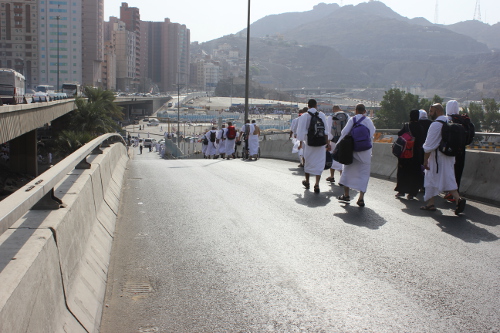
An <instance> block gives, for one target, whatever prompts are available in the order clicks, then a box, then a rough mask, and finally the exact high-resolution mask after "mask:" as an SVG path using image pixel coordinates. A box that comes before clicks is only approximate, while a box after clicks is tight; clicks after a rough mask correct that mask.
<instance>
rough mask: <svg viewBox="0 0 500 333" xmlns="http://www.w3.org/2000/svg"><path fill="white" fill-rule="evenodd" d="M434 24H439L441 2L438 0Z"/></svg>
mask: <svg viewBox="0 0 500 333" xmlns="http://www.w3.org/2000/svg"><path fill="white" fill-rule="evenodd" d="M434 24H439V0H436V11H435V12H434Z"/></svg>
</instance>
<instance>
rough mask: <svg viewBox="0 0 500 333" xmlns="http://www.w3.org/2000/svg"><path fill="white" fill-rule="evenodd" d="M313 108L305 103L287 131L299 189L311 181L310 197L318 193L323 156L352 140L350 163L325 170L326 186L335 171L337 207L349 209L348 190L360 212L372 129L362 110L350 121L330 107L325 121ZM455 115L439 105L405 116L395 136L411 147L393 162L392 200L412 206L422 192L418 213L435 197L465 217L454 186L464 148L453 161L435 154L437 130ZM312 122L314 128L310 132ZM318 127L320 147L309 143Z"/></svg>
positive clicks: (452, 107) (452, 105) (451, 107)
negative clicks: (407, 139)
mask: <svg viewBox="0 0 500 333" xmlns="http://www.w3.org/2000/svg"><path fill="white" fill-rule="evenodd" d="M316 107H317V103H316V101H315V100H314V99H311V100H309V102H308V107H307V108H304V109H303V110H301V111H300V112H299V116H298V117H297V118H295V119H293V120H292V122H291V127H290V137H291V138H292V140H293V142H294V148H293V150H292V151H293V152H296V153H298V156H299V161H300V164H299V167H303V168H304V174H305V179H304V180H303V181H302V185H303V186H304V187H305V188H306V189H309V188H310V186H311V183H310V182H311V176H314V192H315V193H320V180H321V176H322V174H323V171H324V170H325V165H327V164H326V162H327V158H328V155H327V154H326V153H325V151H328V152H329V153H333V152H334V151H335V149H336V147H337V145H339V144H340V143H341V142H342V141H343V140H352V142H353V145H352V147H353V148H352V150H353V151H352V163H349V164H341V163H339V162H337V161H335V160H334V161H333V162H332V163H331V166H330V167H329V169H330V176H329V177H328V178H326V180H327V181H328V182H330V183H335V171H338V172H339V173H340V178H339V180H338V184H339V186H343V189H344V194H342V195H340V196H339V197H338V200H339V202H343V203H346V204H348V203H350V201H351V196H350V190H351V189H353V190H356V191H358V192H359V196H358V198H357V205H358V206H360V207H364V206H365V193H366V191H367V188H368V182H369V179H370V166H371V158H372V149H373V148H372V144H371V141H372V140H373V137H374V134H375V130H376V129H375V126H374V124H373V122H372V121H371V119H370V118H368V117H366V108H365V106H364V105H363V104H358V105H356V109H355V115H354V116H352V117H350V116H349V115H347V113H345V112H343V111H342V110H340V108H339V107H338V106H334V108H333V115H332V116H329V117H326V115H325V114H324V113H323V112H321V111H318V110H317V109H316ZM458 113H459V108H458V103H457V102H456V101H449V102H448V103H447V105H446V112H445V109H444V107H443V106H442V105H441V104H439V103H436V104H433V105H432V106H431V108H430V110H429V112H428V113H427V112H426V111H425V110H418V109H415V110H411V111H410V113H409V121H408V123H406V124H404V126H403V128H402V129H401V131H400V132H399V133H398V136H401V135H403V134H404V133H406V132H410V133H411V136H412V137H413V141H412V143H413V146H412V152H411V154H410V155H411V156H410V157H408V156H404V157H401V158H398V167H397V184H396V188H395V191H396V195H395V197H396V198H398V199H402V198H406V199H408V200H415V199H416V196H417V194H418V193H419V192H423V193H424V201H425V204H424V205H423V206H421V207H420V209H422V210H426V211H435V210H436V206H435V204H434V200H435V197H436V196H438V195H439V194H441V193H444V194H445V199H447V200H450V201H453V202H455V203H456V209H455V214H456V215H458V214H460V213H462V212H463V211H464V209H465V205H466V199H465V198H463V197H461V196H460V194H459V186H460V178H461V174H462V171H463V167H464V162H465V145H463V147H461V148H460V149H461V151H460V152H459V153H458V154H456V155H455V156H449V154H445V153H444V152H442V151H441V149H440V145H442V142H443V140H444V139H443V135H442V127H443V126H448V124H449V123H451V122H452V120H453V119H454V118H453V115H458ZM311 122H313V125H314V126H311ZM318 124H320V125H318ZM321 124H323V128H324V130H323V132H319V133H323V134H322V135H323V136H322V137H321V134H319V136H320V138H321V140H320V143H321V144H320V145H317V144H314V143H312V142H314V141H313V140H312V139H311V137H312V135H313V133H312V132H311V131H313V129H314V128H316V133H318V131H317V129H318V128H320V129H321V126H322V125H321ZM368 141H369V142H368ZM344 146H345V145H344ZM333 155H334V156H335V154H333ZM346 163H347V162H346Z"/></svg>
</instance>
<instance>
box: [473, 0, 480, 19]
mask: <svg viewBox="0 0 500 333" xmlns="http://www.w3.org/2000/svg"><path fill="white" fill-rule="evenodd" d="M474 20H475V21H481V1H480V0H476V9H475V10H474Z"/></svg>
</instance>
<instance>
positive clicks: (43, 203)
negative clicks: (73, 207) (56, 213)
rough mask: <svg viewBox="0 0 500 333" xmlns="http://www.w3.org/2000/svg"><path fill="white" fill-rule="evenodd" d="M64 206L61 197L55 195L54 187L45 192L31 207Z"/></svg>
mask: <svg viewBox="0 0 500 333" xmlns="http://www.w3.org/2000/svg"><path fill="white" fill-rule="evenodd" d="M62 207H64V205H63V202H62V200H61V199H59V198H57V197H56V196H55V195H54V189H51V190H50V192H48V193H47V194H45V195H44V196H43V198H41V199H40V200H39V201H38V202H37V203H36V204H35V205H34V206H33V207H32V208H31V209H32V210H55V209H59V208H62Z"/></svg>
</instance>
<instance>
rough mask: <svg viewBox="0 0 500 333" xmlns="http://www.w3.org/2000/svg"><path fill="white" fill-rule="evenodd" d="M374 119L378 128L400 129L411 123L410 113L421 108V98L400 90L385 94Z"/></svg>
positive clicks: (391, 90)
mask: <svg viewBox="0 0 500 333" xmlns="http://www.w3.org/2000/svg"><path fill="white" fill-rule="evenodd" d="M380 106H381V108H380V110H379V111H378V112H377V115H376V118H375V119H374V123H375V126H376V127H377V128H392V129H399V128H401V127H402V126H403V124H404V123H406V122H408V121H409V118H410V111H411V110H412V109H416V108H419V107H420V103H419V97H418V96H417V95H413V94H410V93H407V92H404V91H402V90H399V89H390V90H389V91H386V92H385V95H384V97H383V100H382V102H380Z"/></svg>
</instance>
